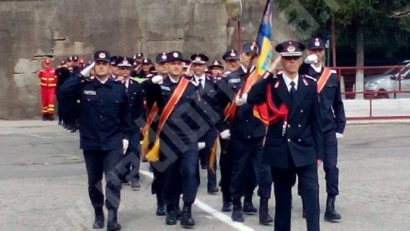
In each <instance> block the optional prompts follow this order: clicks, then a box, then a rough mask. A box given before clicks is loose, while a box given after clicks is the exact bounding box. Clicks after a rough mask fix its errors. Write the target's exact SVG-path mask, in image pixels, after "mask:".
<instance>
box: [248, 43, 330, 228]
mask: <svg viewBox="0 0 410 231" xmlns="http://www.w3.org/2000/svg"><path fill="white" fill-rule="evenodd" d="M303 49H304V45H303V44H301V43H299V42H296V41H286V42H283V43H280V44H278V45H277V46H276V47H275V50H276V51H277V52H279V53H280V54H281V56H280V57H278V58H277V59H276V60H275V62H273V63H272V65H271V66H270V68H269V72H267V73H266V74H265V75H264V76H263V78H262V79H261V80H259V81H258V82H257V83H256V84H255V85H254V86H253V87H252V89H251V90H250V92H249V96H247V97H245V98H247V103H248V104H251V105H259V104H261V103H264V102H270V103H268V105H270V106H269V109H270V113H269V114H275V113H277V111H279V110H276V109H280V108H281V104H283V105H282V106H285V107H286V108H287V109H288V110H286V111H287V112H286V113H285V112H283V113H282V114H279V113H277V115H278V116H279V117H278V119H277V120H276V121H275V122H272V124H270V125H269V127H268V130H267V135H266V143H265V147H264V153H263V161H264V162H266V163H269V164H270V165H271V170H272V178H273V182H274V191H275V200H276V204H275V230H278V231H290V230H291V228H290V227H291V225H290V223H291V222H290V220H291V206H292V205H291V203H292V186H293V184H294V182H295V177H296V175H297V176H298V179H299V184H300V190H301V194H302V200H303V203H304V205H305V211H306V222H307V230H308V231H318V230H320V228H319V183H318V173H317V164H318V162H319V159H322V158H323V156H322V153H323V138H322V132H321V123H320V120H321V118H320V108H319V100H318V94H317V91H316V82H315V80H314V79H313V78H312V77H309V76H306V75H299V74H298V69H299V67H300V65H301V62H302V58H301V57H302V52H303ZM278 62H281V63H282V66H283V73H281V74H279V75H278V76H277V77H276V76H275V75H274V74H271V73H274V71H275V68H276V64H277V63H278ZM268 88H269V89H271V90H270V91H268V90H267V89H268ZM272 105H274V107H275V108H276V109H275V108H273V106H272ZM272 108H273V109H272Z"/></svg>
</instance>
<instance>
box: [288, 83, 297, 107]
mask: <svg viewBox="0 0 410 231" xmlns="http://www.w3.org/2000/svg"><path fill="white" fill-rule="evenodd" d="M289 93H290V100H291V102H292V103H293V99H294V97H295V93H296V88H295V82H293V81H291V82H290V92H289Z"/></svg>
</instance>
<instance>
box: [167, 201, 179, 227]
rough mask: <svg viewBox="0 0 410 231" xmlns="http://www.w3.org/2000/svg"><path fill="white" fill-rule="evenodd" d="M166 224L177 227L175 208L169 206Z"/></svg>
mask: <svg viewBox="0 0 410 231" xmlns="http://www.w3.org/2000/svg"><path fill="white" fill-rule="evenodd" d="M165 224H167V225H176V224H177V211H176V208H175V206H171V205H169V204H168V205H167V216H166V218H165Z"/></svg>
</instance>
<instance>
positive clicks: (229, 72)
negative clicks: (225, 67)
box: [223, 71, 232, 77]
mask: <svg viewBox="0 0 410 231" xmlns="http://www.w3.org/2000/svg"><path fill="white" fill-rule="evenodd" d="M231 73H232V71H227V72H225V73H224V74H223V77H226V76H228V75H229V74H231Z"/></svg>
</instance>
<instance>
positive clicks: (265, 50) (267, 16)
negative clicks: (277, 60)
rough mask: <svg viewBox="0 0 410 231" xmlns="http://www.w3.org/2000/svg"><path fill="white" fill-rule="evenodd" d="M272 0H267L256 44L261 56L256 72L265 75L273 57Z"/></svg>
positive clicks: (257, 62)
mask: <svg viewBox="0 0 410 231" xmlns="http://www.w3.org/2000/svg"><path fill="white" fill-rule="evenodd" d="M271 40H272V0H267V1H266V5H265V9H264V11H263V17H262V21H261V25H260V26H259V31H258V36H257V37H256V45H258V49H259V56H258V59H257V61H256V72H257V73H258V75H259V76H261V75H263V74H264V73H265V71H266V70H267V69H268V66H269V64H270V63H271V59H272V42H271Z"/></svg>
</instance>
